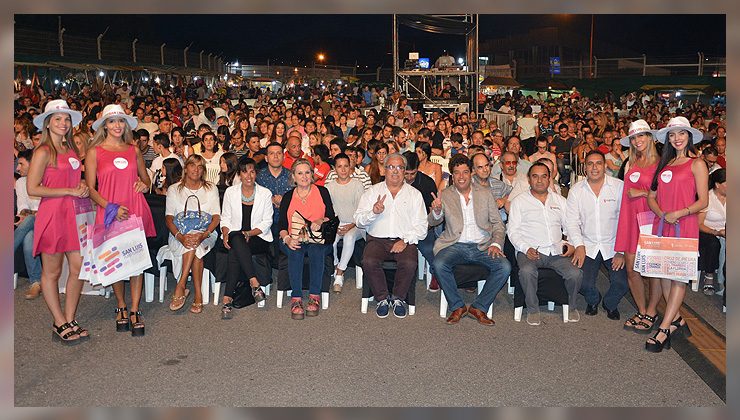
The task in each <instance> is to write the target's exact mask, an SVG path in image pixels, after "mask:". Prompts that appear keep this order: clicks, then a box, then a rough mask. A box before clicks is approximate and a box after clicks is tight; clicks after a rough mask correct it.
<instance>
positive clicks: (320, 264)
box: [278, 158, 336, 319]
mask: <svg viewBox="0 0 740 420" xmlns="http://www.w3.org/2000/svg"><path fill="white" fill-rule="evenodd" d="M291 174H292V178H293V182H295V188H293V189H292V190H290V191H288V192H286V193H285V195H283V199H282V201H281V202H280V218H279V219H278V228H279V229H280V239H281V241H282V243H281V244H280V250H281V251H282V252H283V253H284V254H285V255H287V257H288V277H289V279H290V287H291V289H292V294H291V296H292V299H291V302H290V315H291V318H293V319H303V317H304V315H308V316H316V315H318V314H319V307H320V301H321V280H322V278H323V277H324V258H325V257H326V254H327V252H328V251H329V249H330V245H329V244H331V243H333V242H334V237H335V236H336V232H333V233H331V232H330V234H327V235H325V236H323V237H322V238H321V239H317V238H318V236H321V233H320V230H321V226H322V225H323V224H324V222H326V221H328V220H329V219H331V218H333V217H334V207H333V206H332V201H331V196H330V194H329V191H328V190H327V189H326V188H324V187H320V186H318V185H314V181H313V168H312V167H311V163H310V162H309V161H308V160H306V159H303V158H299V159H296V161H295V162H294V163H293V167H292V169H291ZM305 255H308V259H309V276H310V279H309V288H308V303H307V304H306V309H305V311H304V309H303V299H302V298H303V258H304V256H305Z"/></svg>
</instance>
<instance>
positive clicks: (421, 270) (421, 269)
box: [417, 251, 425, 280]
mask: <svg viewBox="0 0 740 420" xmlns="http://www.w3.org/2000/svg"><path fill="white" fill-rule="evenodd" d="M417 258H418V259H419V262H418V265H417V269H418V271H419V276H418V278H419V280H421V279H423V278H424V261H425V260H424V256H423V255H421V251H417Z"/></svg>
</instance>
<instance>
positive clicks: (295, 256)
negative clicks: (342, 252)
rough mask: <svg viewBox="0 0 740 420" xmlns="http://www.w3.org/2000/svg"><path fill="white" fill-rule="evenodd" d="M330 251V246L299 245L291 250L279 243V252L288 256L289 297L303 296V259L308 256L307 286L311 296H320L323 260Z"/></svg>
mask: <svg viewBox="0 0 740 420" xmlns="http://www.w3.org/2000/svg"><path fill="white" fill-rule="evenodd" d="M330 249H331V246H330V245H320V244H301V247H300V248H298V249H296V250H292V249H290V248H288V246H287V245H285V244H284V243H283V242H282V241H280V250H281V251H283V253H284V254H285V255H287V256H288V278H289V279H290V288H291V289H292V292H291V297H302V296H303V257H304V256H305V255H308V272H309V286H308V293H309V294H311V295H320V294H321V282H322V279H323V277H324V258H325V257H326V253H327V252H328V251H329V250H330Z"/></svg>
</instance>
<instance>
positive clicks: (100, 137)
mask: <svg viewBox="0 0 740 420" xmlns="http://www.w3.org/2000/svg"><path fill="white" fill-rule="evenodd" d="M106 122H107V121H106ZM124 122H125V120H124ZM107 136H108V130H106V129H105V122H103V124H101V126H100V127H98V130H97V131H95V135H93V138H92V140H90V143H89V144H88V148H89V149H92V148H93V147H95V146H97V145H99V144H101V143H103V142H104V141H105V138H106V137H107ZM121 138H122V139H123V142H124V143H126V144H134V133H133V131H132V130H131V127H129V125H128V123H127V122H125V124H124V125H123V136H121Z"/></svg>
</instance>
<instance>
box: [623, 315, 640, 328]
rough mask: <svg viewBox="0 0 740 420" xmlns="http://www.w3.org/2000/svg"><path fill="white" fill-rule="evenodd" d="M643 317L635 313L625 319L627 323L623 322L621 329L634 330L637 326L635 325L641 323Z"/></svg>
mask: <svg viewBox="0 0 740 420" xmlns="http://www.w3.org/2000/svg"><path fill="white" fill-rule="evenodd" d="M643 316H645V315H643V314H641V313H639V312H637V313H635V314H634V315H632V316H631V317H629V318H627V321H625V322H624V325H623V328H624V329H625V330H634V329H635V327H636V326H637V323H638V322H640V321H642V317H643Z"/></svg>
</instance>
